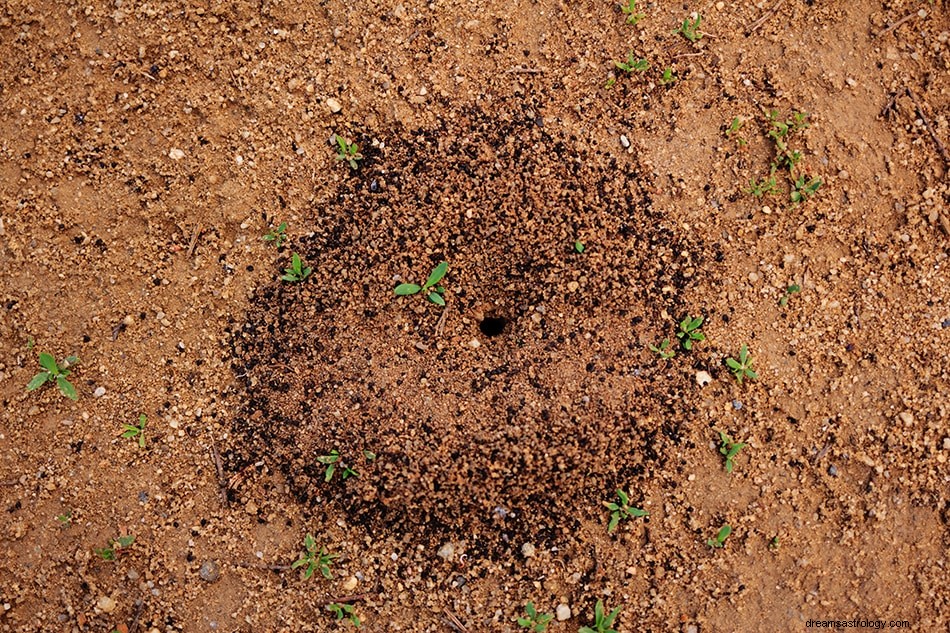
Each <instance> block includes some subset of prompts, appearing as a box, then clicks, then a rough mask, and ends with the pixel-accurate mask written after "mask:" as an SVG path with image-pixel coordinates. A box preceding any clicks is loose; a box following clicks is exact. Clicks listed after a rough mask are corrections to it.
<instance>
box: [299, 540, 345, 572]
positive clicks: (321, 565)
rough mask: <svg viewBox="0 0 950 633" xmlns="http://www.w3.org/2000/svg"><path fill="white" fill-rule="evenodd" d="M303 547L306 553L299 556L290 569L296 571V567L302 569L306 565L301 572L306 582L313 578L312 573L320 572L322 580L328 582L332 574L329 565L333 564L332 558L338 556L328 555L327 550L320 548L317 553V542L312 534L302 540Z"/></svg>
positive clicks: (337, 555)
mask: <svg viewBox="0 0 950 633" xmlns="http://www.w3.org/2000/svg"><path fill="white" fill-rule="evenodd" d="M303 546H304V549H306V552H304V553H303V554H301V555H300V559H299V560H297V561H294V563H293V564H292V565H291V566H290V568H291V569H297V568H298V567H303V566H304V565H306V568H305V569H304V570H303V577H304V578H305V579H307V580H309V579H310V577H311V576H313V572H315V571H316V570H318V569H319V570H320V573H321V574H322V575H323V577H324V578H326V579H327V580H330V579H332V578H333V574H332V573H331V572H330V564H331V563H332V562H333V559H334V558H337V557H339V554H330V553H329V552H327V548H325V547H321V548H320V550H319V551H317V542H316V541H315V540H314V538H313V534H307V536H305V537H304V539H303Z"/></svg>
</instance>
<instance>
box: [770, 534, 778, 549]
mask: <svg viewBox="0 0 950 633" xmlns="http://www.w3.org/2000/svg"><path fill="white" fill-rule="evenodd" d="M779 547H780V544H779V542H778V534H776V535H775V536H773V537H772V540H771V541H769V549H770V550H772V551H773V552H777V551H778V548H779Z"/></svg>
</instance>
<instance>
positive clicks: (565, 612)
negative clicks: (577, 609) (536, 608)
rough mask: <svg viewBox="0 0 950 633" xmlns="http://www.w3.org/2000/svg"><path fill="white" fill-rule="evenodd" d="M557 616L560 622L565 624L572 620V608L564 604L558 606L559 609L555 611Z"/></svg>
mask: <svg viewBox="0 0 950 633" xmlns="http://www.w3.org/2000/svg"><path fill="white" fill-rule="evenodd" d="M554 614H555V616H557V621H558V622H563V621H565V620H570V619H571V608H570V607H569V606H567V605H566V604H564V603H561V604H559V605H557V609H555V610H554Z"/></svg>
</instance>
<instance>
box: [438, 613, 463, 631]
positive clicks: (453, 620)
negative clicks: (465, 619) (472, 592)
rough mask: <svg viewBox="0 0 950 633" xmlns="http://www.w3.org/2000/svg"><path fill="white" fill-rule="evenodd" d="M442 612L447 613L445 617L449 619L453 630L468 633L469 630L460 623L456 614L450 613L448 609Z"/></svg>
mask: <svg viewBox="0 0 950 633" xmlns="http://www.w3.org/2000/svg"><path fill="white" fill-rule="evenodd" d="M442 612H443V613H445V617H447V618H448V619H449V624H450V625H452V628H453V629H455V630H456V631H458V632H459V633H468V629H466V628H465V625H464V624H462V623H461V622H459V619H458V618H457V617H456V616H455V614H454V613H452V612H451V611H449V609H448V607H446V608H445V609H442Z"/></svg>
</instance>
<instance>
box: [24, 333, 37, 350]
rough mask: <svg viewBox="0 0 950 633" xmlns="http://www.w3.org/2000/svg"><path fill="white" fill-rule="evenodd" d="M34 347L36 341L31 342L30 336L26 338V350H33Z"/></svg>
mask: <svg viewBox="0 0 950 633" xmlns="http://www.w3.org/2000/svg"><path fill="white" fill-rule="evenodd" d="M35 345H36V341H34V340H33V337H32V336H27V337H26V349H33V347H34V346H35Z"/></svg>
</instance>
